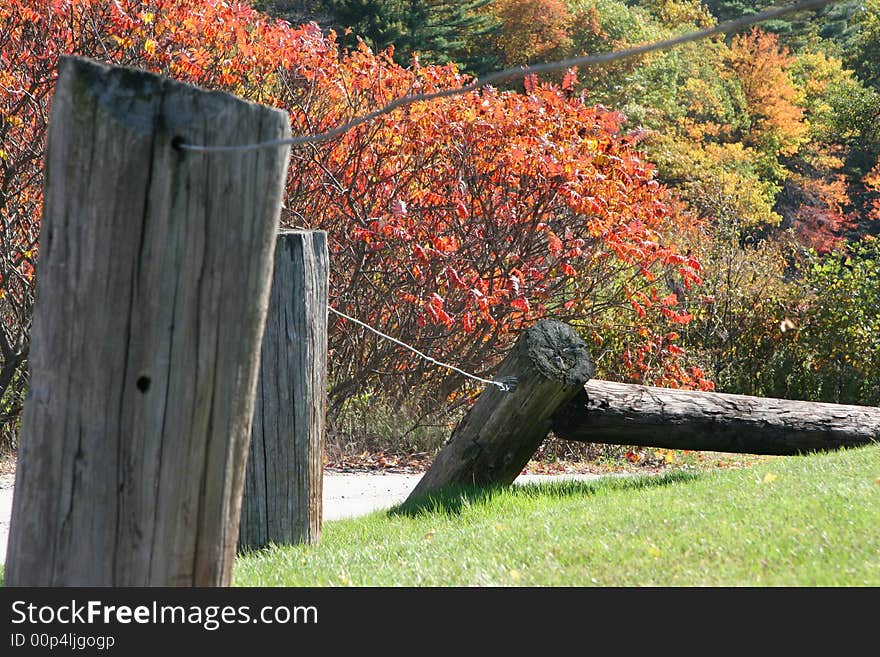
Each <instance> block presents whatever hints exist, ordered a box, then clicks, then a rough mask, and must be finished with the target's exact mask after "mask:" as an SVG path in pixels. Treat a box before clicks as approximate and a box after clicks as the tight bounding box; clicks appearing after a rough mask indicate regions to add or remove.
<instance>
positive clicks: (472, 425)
mask: <svg viewBox="0 0 880 657" xmlns="http://www.w3.org/2000/svg"><path fill="white" fill-rule="evenodd" d="M593 369H594V368H593V361H592V359H591V358H590V354H589V349H588V348H587V345H586V343H585V342H584V341H583V340H582V339H581V338H580V336H579V335H578V334H577V332H576V331H575V330H574V329H573V328H571V327H570V326H568V325H566V324H563V323H562V322H558V321H556V320H542V321H540V322H537V323H536V324H535V325H534V326H532V327H530V328H529V329H528V330H526V331H525V332H524V333H523V334H522V335H521V336H520V337H519V339H518V340H517V343H516V345H515V346H514V348H513V349H512V350H511V351H510V353H509V354H508V355H507V358H505V359H504V362H503V363H502V364H501V367H500V368H499V370H498V375H497V376H496V380H500V381H509V382H512V381H515V382H516V387H515V388H513V389H512V390H509V391H507V392H501V391H499V389H498V388H496V387H489V388H487V389H486V390H485V391H484V392H483V394H482V395H480V397H479V399H477V401H476V403H475V404H474V406H473V407H472V408H471V410H470V411H469V412H468V414H467V415H466V416H465V417H464V418H463V419H462V421H461V422H460V423H459V425H458V426H457V427H456V428H455V431H453V432H452V436H451V438H450V439H449V442H448V443H447V444H446V446H445V447H444V448H443V449H442V450H441V451H440V453H439V454H438V455H437V458H436V459H435V460H434V463H433V464H432V465H431V468H430V470H428V472H426V473H425V476H424V477H422V479H421V481H419V483H418V485H417V486H416V488H415V489H414V490H413V492H412V493H411V494H410V497H409V500H412V499H415V498H417V497H419V496H422V495H425V494H428V493H431V492H434V491H437V490H439V489H441V488H444V487H447V486H451V485H486V484H500V485H506V484H510V483H511V482H513V480H514V479H516V477H517V475H518V474H519V473H520V472H521V471H522V468H523V467H524V466H525V464H526V463H528V460H529V459H530V458H531V457H532V455H533V454H534V453H535V450H536V449H537V448H538V446H539V445H540V444H541V441H542V440H544V438H545V437H546V436H547V433H548V431H549V430H550V425H551V418H552V417H553V415H554V414H555V413H556V412H557V410H558V409H559V408H560V407H561V406H562V405H564V404H565V403H566V402H568V401H569V400H570V399H571V398H572V397H574V396H575V395H576V394H578V393H579V392H581V391H583V386H584V383H586V381H587V380H589V378H590V376H592V374H593ZM409 500H408V501H409Z"/></svg>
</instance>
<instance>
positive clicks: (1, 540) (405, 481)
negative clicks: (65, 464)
mask: <svg viewBox="0 0 880 657" xmlns="http://www.w3.org/2000/svg"><path fill="white" fill-rule="evenodd" d="M421 476H422V475H420V474H399V473H373V472H370V473H340V472H326V473H324V520H338V519H340V518H351V517H354V516H361V515H364V514H367V513H370V512H372V511H376V510H378V509H387V508H388V507H391V506H394V505H395V504H399V503H400V502H402V501H403V500H405V499H406V497H407V496H408V495H409V493H410V491H412V489H413V488H415V485H416V483H417V482H418V481H419V479H420V478H421ZM597 476H598V475H589V474H587V475H575V474H572V475H521V476H520V477H519V478H518V479H517V480H516V483H518V484H522V483H529V482H535V481H540V482H545V481H558V480H565V479H577V480H582V481H585V480H590V479H595V478H596V477H597ZM14 483H15V475H14V474H4V475H0V563H2V562H5V560H6V539H7V536H8V534H9V518H10V516H11V515H12V492H13V485H14Z"/></svg>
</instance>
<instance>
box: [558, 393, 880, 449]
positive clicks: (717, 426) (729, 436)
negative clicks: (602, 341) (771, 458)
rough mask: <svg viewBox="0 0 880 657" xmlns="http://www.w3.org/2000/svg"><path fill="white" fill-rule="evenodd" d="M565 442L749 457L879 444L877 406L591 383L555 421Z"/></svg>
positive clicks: (879, 415) (879, 427)
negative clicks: (723, 453)
mask: <svg viewBox="0 0 880 657" xmlns="http://www.w3.org/2000/svg"><path fill="white" fill-rule="evenodd" d="M553 432H554V433H555V434H556V435H557V436H558V437H559V438H562V439H566V440H575V441H579V442H590V443H607V444H613V445H644V446H647V447H663V448H667V449H691V450H708V451H715V452H737V453H748V454H777V455H786V454H801V453H807V452H813V451H825V450H830V449H837V448H840V447H853V446H857V445H865V444H868V443H872V442H877V441H880V409H878V408H874V407H871V406H849V405H845V404H820V403H814V402H804V401H791V400H787V399H772V398H763V397H751V396H747V395H730V394H723V393H715V392H697V391H692V390H671V389H668V388H653V387H650V386H640V385H632V384H627V383H612V382H610V381H600V380H596V379H594V380H592V381H589V382H588V383H587V384H586V385H585V386H584V391H583V393H581V394H580V395H578V396H577V397H575V398H574V399H573V400H572V401H571V402H570V403H569V404H568V405H567V406H566V407H565V408H563V409H562V410H561V411H560V412H559V414H558V415H557V416H556V417H555V418H554V421H553Z"/></svg>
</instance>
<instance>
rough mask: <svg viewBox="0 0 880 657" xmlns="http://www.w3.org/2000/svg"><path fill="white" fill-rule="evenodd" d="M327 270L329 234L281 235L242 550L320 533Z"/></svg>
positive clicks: (304, 540) (312, 538)
mask: <svg viewBox="0 0 880 657" xmlns="http://www.w3.org/2000/svg"><path fill="white" fill-rule="evenodd" d="M328 274H329V264H328V257H327V234H326V233H325V232H323V231H285V232H282V233H280V234H279V235H278V244H277V245H276V247H275V273H274V275H273V279H272V292H271V294H270V296H269V314H268V316H267V318H266V330H265V332H264V333H263V347H262V353H261V355H260V375H259V378H258V383H257V397H256V402H255V404H254V423H253V431H252V432H251V448H250V455H249V456H248V465H247V475H246V477H245V485H244V497H243V498H242V504H241V525H240V528H239V539H238V541H239V548H240V549H255V548H260V547H264V546H265V545H267V544H269V543H270V542H271V543H277V544H292V543H317V542H318V541H319V540H320V538H321V489H322V486H321V484H322V480H323V455H324V412H325V408H326V398H327V277H328Z"/></svg>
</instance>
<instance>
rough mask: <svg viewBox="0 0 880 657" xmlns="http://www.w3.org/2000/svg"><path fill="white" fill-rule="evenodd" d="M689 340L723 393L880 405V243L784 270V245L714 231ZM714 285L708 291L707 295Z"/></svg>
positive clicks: (852, 247) (869, 241)
mask: <svg viewBox="0 0 880 657" xmlns="http://www.w3.org/2000/svg"><path fill="white" fill-rule="evenodd" d="M710 244H711V247H710V250H709V252H707V253H704V254H701V258H702V262H703V263H704V268H705V270H706V276H705V279H704V280H705V283H704V286H703V288H702V289H701V293H703V294H704V298H709V299H711V303H704V304H701V305H700V306H698V307H699V310H694V311H693V312H694V314H695V315H696V319H695V321H694V322H692V323H691V324H690V325H689V326H688V327H687V329H686V331H685V336H686V337H685V339H686V344H687V345H688V346H689V347H690V348H691V349H692V351H693V352H694V353H695V355H696V357H698V358H699V359H702V360H703V362H704V363H705V364H706V368H707V370H708V374H709V376H710V378H712V379H713V380H714V381H715V383H716V385H717V386H718V388H719V389H720V390H722V391H724V392H732V393H740V394H751V395H759V396H766V397H781V398H788V399H804V400H809V401H823V402H835V403H850V404H865V405H871V406H876V405H878V404H880V242H878V241H877V240H876V239H867V240H865V241H863V242H859V243H856V244H852V245H850V246H848V247H846V248H844V249H841V250H839V251H835V252H833V253H830V254H829V255H827V256H825V257H818V256H816V255H815V254H812V255H810V254H807V256H806V257H805V259H804V260H803V262H802V264H801V265H800V266H799V272H798V273H799V277H798V278H789V277H788V276H786V274H787V272H785V271H784V269H783V265H784V263H785V261H786V260H788V259H789V258H790V255H789V254H788V253H786V252H785V247H784V245H782V244H778V243H777V244H774V243H766V242H765V243H760V244H758V245H757V246H754V247H752V246H748V245H744V246H740V245H738V244H737V243H736V242H735V240H733V239H730V237H728V239H727V240H726V241H723V240H722V239H720V238H718V237H716V239H714V240H713V241H712V242H710ZM707 293H708V294H707Z"/></svg>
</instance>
